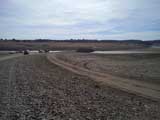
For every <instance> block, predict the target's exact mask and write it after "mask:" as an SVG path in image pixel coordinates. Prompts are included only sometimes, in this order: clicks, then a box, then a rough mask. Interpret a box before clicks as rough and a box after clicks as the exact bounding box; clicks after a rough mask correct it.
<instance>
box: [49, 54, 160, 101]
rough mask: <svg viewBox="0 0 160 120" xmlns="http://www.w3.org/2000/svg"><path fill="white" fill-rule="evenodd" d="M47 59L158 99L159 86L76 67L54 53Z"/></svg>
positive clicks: (76, 71)
mask: <svg viewBox="0 0 160 120" xmlns="http://www.w3.org/2000/svg"><path fill="white" fill-rule="evenodd" d="M47 58H48V60H49V61H51V62H52V63H54V64H56V65H58V66H60V67H63V68H65V69H67V70H69V71H72V72H74V73H76V74H80V75H84V76H88V77H90V78H92V79H94V80H96V81H100V82H102V83H105V84H108V85H110V86H112V87H115V88H118V89H121V90H124V91H126V92H130V93H135V94H137V95H140V96H143V97H147V98H150V99H153V100H157V101H159V100H160V86H158V85H155V84H150V83H145V82H139V81H131V80H128V79H123V78H120V77H115V76H112V75H108V74H103V73H99V72H95V71H91V70H88V69H85V68H82V67H79V66H78V67H77V66H74V65H72V64H69V63H67V62H65V61H62V60H60V59H58V58H57V57H56V54H48V56H47Z"/></svg>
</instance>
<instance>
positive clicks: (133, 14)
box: [0, 0, 160, 39]
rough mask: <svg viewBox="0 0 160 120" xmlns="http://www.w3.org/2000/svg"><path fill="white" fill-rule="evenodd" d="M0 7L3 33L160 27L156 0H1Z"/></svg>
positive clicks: (99, 32) (104, 32)
mask: <svg viewBox="0 0 160 120" xmlns="http://www.w3.org/2000/svg"><path fill="white" fill-rule="evenodd" d="M0 9H1V11H0V28H1V29H0V36H4V37H15V38H16V37H19V36H21V37H24V38H39V37H42V36H41V35H42V34H43V36H44V37H47V38H49V37H51V38H55V37H56V38H59V37H57V36H61V37H62V38H66V37H68V38H71V37H72V36H76V37H78V36H79V37H80V38H81V37H82V36H83V38H87V37H88V36H92V37H94V36H95V37H96V36H97V37H100V38H102V36H103V37H104V39H105V38H106V39H107V38H110V37H113V39H114V38H115V36H117V37H116V38H117V39H118V37H121V38H122V36H123V37H124V38H127V37H129V36H128V34H131V33H135V34H143V35H142V36H147V34H146V33H147V32H150V33H153V34H154V33H155V34H156V35H157V32H159V31H160V22H159V21H160V15H158V12H157V11H159V10H160V1H159V0H152V1H146V0H118V1H117V0H114V1H113V0H80V1H75V0H41V1H39V0H6V1H4V0H2V1H0ZM20 34H24V35H20ZM132 36H134V35H132ZM142 36H141V38H142ZM135 37H136V36H135ZM152 37H153V39H154V38H155V37H154V35H152ZM156 38H157V36H156ZM144 39H146V37H144Z"/></svg>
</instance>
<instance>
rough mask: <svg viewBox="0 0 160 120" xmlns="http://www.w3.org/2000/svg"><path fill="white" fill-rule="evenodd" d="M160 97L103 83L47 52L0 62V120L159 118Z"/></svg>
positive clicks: (121, 119) (142, 119) (155, 119)
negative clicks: (56, 61) (56, 60)
mask: <svg viewBox="0 0 160 120" xmlns="http://www.w3.org/2000/svg"><path fill="white" fill-rule="evenodd" d="M159 111H160V102H156V101H152V100H150V99H146V98H143V97H139V96H136V95H134V94H129V93H126V92H122V91H120V90H118V89H113V88H111V87H108V86H106V85H101V84H99V83H98V82H95V81H93V80H92V79H90V78H88V77H84V76H81V75H77V74H74V73H72V72H69V71H67V70H65V69H63V68H60V67H58V66H57V65H55V64H52V63H50V62H49V61H48V60H47V58H46V57H45V55H30V56H23V57H19V58H14V59H8V60H4V61H1V62H0V119H1V120H75V119H77V120H78V119H79V120H84V119H86V120H106V119H107V120H128V119H130V120H152V119H153V120H159V119H160V113H159Z"/></svg>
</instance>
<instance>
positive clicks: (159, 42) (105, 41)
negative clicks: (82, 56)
mask: <svg viewBox="0 0 160 120" xmlns="http://www.w3.org/2000/svg"><path fill="white" fill-rule="evenodd" d="M0 41H6V42H7V41H14V42H73V43H74V42H78V43H95V42H96V43H99V42H101V43H133V44H145V45H152V44H160V40H149V41H143V40H97V39H95V40H94V39H69V40H68V39H67V40H52V39H35V40H18V39H14V38H13V39H2V38H1V39H0Z"/></svg>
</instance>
